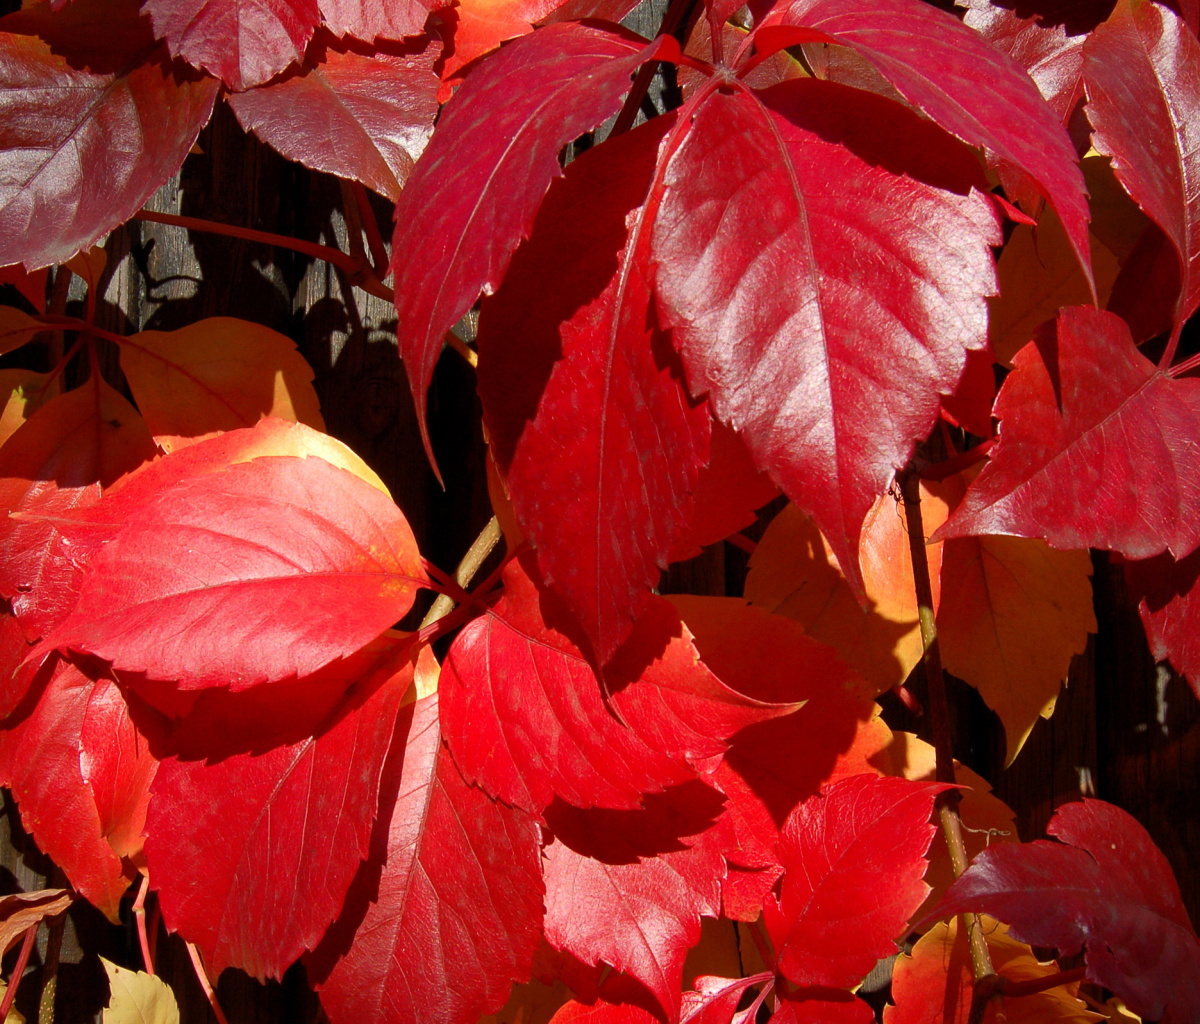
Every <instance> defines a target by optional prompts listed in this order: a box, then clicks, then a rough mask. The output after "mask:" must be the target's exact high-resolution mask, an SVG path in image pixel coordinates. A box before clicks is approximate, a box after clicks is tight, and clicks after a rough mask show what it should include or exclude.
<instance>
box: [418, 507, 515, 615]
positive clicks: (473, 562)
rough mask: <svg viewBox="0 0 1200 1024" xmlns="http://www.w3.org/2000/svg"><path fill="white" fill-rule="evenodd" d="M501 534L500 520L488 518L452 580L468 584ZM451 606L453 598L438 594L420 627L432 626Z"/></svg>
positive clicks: (448, 612) (461, 584) (462, 584)
mask: <svg viewBox="0 0 1200 1024" xmlns="http://www.w3.org/2000/svg"><path fill="white" fill-rule="evenodd" d="M502 536H503V534H502V533H501V531H500V520H499V519H497V518H496V517H495V516H492V518H491V519H489V520H488V523H487V526H485V527H484V528H483V530H482V531H481V532H480V534H479V536H478V537H476V538H475V542H474V543H473V544H472V545H471V546H470V547H469V548H468V549H467V553H466V554H465V555H463V557H462V561H461V562H459V563H458V568H457V569H455V570H454V580H455V582H456V583H457V584H458V585H459V586H460V587H467V586H469V585H470V583H471V580H473V579H474V578H475V574H476V573H477V572H478V571H479V567H480V566H481V565H483V563H484V562H485V561H486V560H487V557H488V555H490V554H491V553H492V549H493V548H494V547H495V546H496V545H497V544H498V543H500V538H501V537H502ZM453 608H454V598H452V597H450V596H449V595H447V594H438V596H437V599H436V600H435V601H434V602H433V605H432V606H431V607H430V609H429V611H428V612H426V613H425V618H424V619H422V620H421V628H422V629H425V628H426V627H427V626H432V625H433V624H434V623H435V622H437V621H438V619H441V618H444V617H445V616H447V615H449V614H450V611H451V609H453Z"/></svg>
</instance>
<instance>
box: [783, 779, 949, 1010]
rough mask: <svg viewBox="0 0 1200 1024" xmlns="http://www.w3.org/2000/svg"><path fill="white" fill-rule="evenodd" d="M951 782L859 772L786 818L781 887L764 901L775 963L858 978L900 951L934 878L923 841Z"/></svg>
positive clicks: (794, 976) (811, 979)
mask: <svg viewBox="0 0 1200 1024" xmlns="http://www.w3.org/2000/svg"><path fill="white" fill-rule="evenodd" d="M947 788H949V787H947V786H944V785H941V784H938V783H921V782H909V781H908V780H907V779H892V778H882V777H879V776H875V775H855V776H851V777H850V778H847V779H843V780H841V781H840V782H836V783H834V784H833V785H831V786H829V787H828V788H827V789H826V790H825V792H824V794H823V795H822V796H817V797H813V798H812V799H811V800H808V801H806V802H805V803H804V804H802V805H801V806H800V807H797V808H796V810H795V811H794V812H793V813H792V814H791V816H790V817H789V818H788V820H787V822H786V823H785V824H784V826H783V830H782V834H781V838H780V847H779V852H780V857H781V859H782V862H783V868H784V875H783V889H782V895H781V896H780V899H779V901H778V902H776V901H775V900H768V901H767V903H766V905H765V906H764V907H763V913H764V920H765V921H766V925H767V930H768V932H769V933H770V935H771V939H772V941H773V942H774V944H775V948H776V950H778V953H779V960H778V963H777V967H778V969H779V970H780V971H781V972H782V973H783V974H784V975H785V976H786V977H787V978H788V979H789V980H790V981H793V982H795V983H796V984H797V985H803V986H830V987H834V988H852V987H853V986H855V985H857V984H858V983H859V982H860V981H862V979H863V978H864V977H865V976H866V974H867V972H868V971H869V970H870V969H871V968H872V967H874V966H875V961H876V960H878V959H879V958H880V957H883V956H887V955H888V954H890V953H894V952H895V951H896V945H895V941H894V940H895V939H896V938H898V937H899V936H900V935H902V933H903V932H904V929H905V926H906V925H907V924H908V919H909V916H910V915H911V914H912V913H913V911H915V910H916V909H917V908H918V907H919V906H920V905H921V901H922V900H924V899H925V894H926V893H927V892H929V887H928V886H927V885H926V884H925V883H924V882H923V881H922V880H921V879H922V876H923V875H924V874H925V868H926V861H925V851H926V850H927V849H928V848H929V842H930V840H931V839H932V838H933V833H934V831H935V830H934V827H933V825H931V824H930V823H929V816H930V813H931V812H932V810H933V802H934V800H935V798H936V797H937V795H938V793H940V792H942V791H943V790H945V789H947Z"/></svg>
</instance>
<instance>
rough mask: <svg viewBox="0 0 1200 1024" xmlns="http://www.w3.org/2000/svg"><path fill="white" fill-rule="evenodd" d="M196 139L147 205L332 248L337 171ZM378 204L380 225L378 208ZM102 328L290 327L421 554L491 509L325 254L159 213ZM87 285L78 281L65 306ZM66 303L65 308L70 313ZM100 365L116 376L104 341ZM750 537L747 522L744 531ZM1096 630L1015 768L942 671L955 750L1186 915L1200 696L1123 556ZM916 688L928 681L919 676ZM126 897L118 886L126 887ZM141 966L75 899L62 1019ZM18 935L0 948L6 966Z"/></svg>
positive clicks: (728, 567) (191, 1009)
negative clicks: (1121, 819)
mask: <svg viewBox="0 0 1200 1024" xmlns="http://www.w3.org/2000/svg"><path fill="white" fill-rule="evenodd" d="M661 6H662V4H661V3H656V4H653V5H649V7H644V8H641V9H639V11H638V12H636V13H635V21H634V22H633V23H632V24H633V27H635V28H637V29H638V30H639V31H643V32H646V33H653V31H654V29H655V27H656V25H657V19H658V15H659V11H658V10H657V8H660V7H661ZM198 150H199V152H197V153H195V154H194V155H193V156H191V157H189V158H188V160H187V162H186V163H185V164H184V167H183V170H182V171H181V173H180V174H179V175H178V176H177V177H176V178H175V179H173V180H172V181H171V182H169V183H168V184H167V185H164V186H163V187H162V188H161V189H160V190H159V191H158V193H157V194H156V195H155V197H154V199H153V201H152V203H151V206H152V208H153V209H157V210H160V211H163V212H169V213H181V214H186V215H189V216H197V217H205V218H210V219H213V220H218V221H225V222H228V223H233V224H238V225H245V226H250V227H254V228H258V229H260V230H265V231H272V232H277V233H280V234H284V235H295V236H298V237H301V238H306V239H310V240H317V241H322V242H325V243H327V244H331V245H342V246H344V245H345V227H344V222H343V219H342V216H341V212H340V210H341V192H340V189H339V186H338V184H337V182H336V181H335V180H334V179H332V178H329V177H327V176H325V175H321V174H315V173H310V172H308V171H306V170H304V169H303V168H301V167H299V166H297V165H295V164H290V163H288V162H286V161H284V160H282V159H281V158H279V157H278V156H276V155H275V154H274V153H273V152H272V151H270V150H269V149H268V148H267V147H265V146H263V145H262V144H260V143H259V142H258V141H257V140H256V139H254V138H253V137H248V136H246V135H245V134H244V133H243V132H242V131H241V130H240V128H239V127H238V126H237V124H236V122H235V121H234V119H233V118H232V116H231V115H230V114H229V112H228V109H227V108H226V107H225V106H224V104H221V103H218V106H217V112H216V115H215V116H214V118H213V121H212V123H211V125H210V126H209V127H208V128H206V129H205V130H204V132H203V133H202V134H201V137H200V140H199V144H198ZM376 213H377V215H378V221H379V224H380V227H381V230H382V231H383V233H384V237H385V238H388V237H390V208H389V207H388V204H386V203H384V202H382V201H380V202H379V204H378V206H377V209H376ZM107 250H108V255H109V262H108V268H107V271H106V273H105V278H104V280H103V282H102V286H101V287H102V293H103V301H102V302H101V305H100V313H99V321H100V324H101V326H103V327H106V328H109V329H111V330H115V331H119V332H131V331H135V330H138V329H142V328H157V329H171V328H175V327H180V326H183V325H184V324H187V323H190V322H192V321H195V320H198V319H200V318H202V317H207V316H215V315H232V316H241V317H245V318H247V319H250V320H255V321H257V322H259V323H263V324H266V325H267V326H269V327H272V328H274V329H276V330H278V331H281V332H283V333H284V334H287V335H289V336H291V337H292V338H294V339H295V340H296V342H297V344H298V345H299V347H300V349H301V351H302V352H303V354H304V355H305V356H306V358H307V359H308V361H309V362H310V363H311V364H312V366H313V368H314V370H315V371H316V387H317V391H318V394H319V395H320V399H321V405H322V409H323V412H324V416H325V419H326V423H327V426H328V429H329V432H330V433H331V434H333V435H334V436H336V437H338V438H340V439H342V440H343V441H345V442H346V443H348V444H349V445H350V446H351V447H352V448H353V449H354V450H355V451H357V452H358V453H359V454H361V455H362V456H363V457H364V458H365V459H366V460H367V462H368V463H370V464H371V466H372V467H373V468H374V469H375V470H376V471H377V472H378V473H379V474H380V476H381V477H382V478H383V479H384V481H385V482H386V483H387V485H388V487H389V488H390V489H391V491H392V494H393V495H394V496H395V498H396V500H397V502H398V504H399V505H400V507H401V508H402V509H403V510H404V513H405V515H406V516H407V517H408V519H409V521H410V523H411V524H412V526H413V529H414V531H415V533H416V535H417V538H418V540H419V542H420V545H421V550H422V552H424V553H425V554H426V555H427V556H428V557H429V558H430V559H431V560H432V561H433V562H434V563H435V564H437V565H439V566H441V567H443V568H445V569H447V570H451V569H453V567H454V566H455V565H456V564H457V562H458V560H459V558H460V557H461V556H462V554H463V553H464V551H465V550H466V548H467V547H468V546H469V544H470V543H471V541H472V540H473V539H474V537H475V536H476V534H477V533H478V532H479V530H480V529H481V528H482V527H483V525H484V524H485V523H486V521H487V519H488V517H489V516H490V514H491V510H490V506H489V503H488V498H487V488H486V480H485V471H484V465H485V463H484V445H483V438H482V433H481V429H480V417H479V406H478V402H477V399H476V397H475V390H474V379H473V371H472V370H471V369H470V367H469V366H467V364H466V363H465V362H464V360H462V359H461V358H460V357H459V356H458V355H456V354H454V353H453V352H449V351H448V352H446V353H445V354H444V355H443V358H442V360H441V362H440V363H439V365H438V369H437V372H436V374H435V376H434V381H433V386H432V388H431V391H430V402H429V409H430V429H431V433H432V436H433V438H434V444H435V448H436V452H437V456H438V460H439V462H440V464H441V467H442V469H443V471H444V472H445V476H446V489H445V491H442V490H441V489H440V488H439V487H438V486H437V484H436V483H435V481H434V479H433V476H432V474H431V472H430V471H429V469H428V467H427V464H426V461H425V457H424V454H423V451H422V449H421V444H420V440H419V436H418V431H417V424H416V420H415V417H414V413H413V407H412V402H411V400H410V398H409V392H408V385H407V382H406V379H405V375H404V368H403V366H402V364H401V363H400V360H399V359H398V358H397V354H396V345H395V335H394V329H395V312H394V310H393V309H392V308H391V306H390V305H389V304H388V303H386V302H384V301H381V300H379V299H376V298H373V297H371V296H368V295H366V294H365V293H363V292H362V291H360V290H358V289H352V288H350V287H349V286H348V284H347V282H346V281H345V280H344V278H343V277H342V276H341V275H340V274H339V273H338V272H336V271H333V270H331V269H330V268H329V267H328V266H327V265H325V264H323V263H317V262H313V261H311V260H308V259H307V258H304V257H300V256H297V255H296V254H293V253H290V252H286V251H283V250H276V249H272V248H268V247H265V246H260V245H255V244H249V243H245V242H240V241H235V240H231V239H228V238H223V237H220V236H216V235H206V234H199V233H189V232H187V231H184V230H182V229H179V228H174V227H167V226H163V225H159V224H152V223H144V222H132V223H130V224H128V225H126V226H125V227H124V228H121V229H120V230H118V231H116V232H114V233H113V234H112V236H110V238H109V240H108V243H107ZM80 298H81V295H80V294H77V293H76V291H74V290H73V291H72V292H71V293H70V295H69V299H68V302H69V307H74V306H75V305H76V304H77V303H78V300H79V299H80ZM69 311H70V310H69ZM106 369H107V371H108V372H110V374H111V378H112V380H113V381H114V382H115V383H117V384H118V385H119V384H120V376H119V371H118V369H117V366H116V359H115V353H111V352H110V353H108V357H107V366H106ZM750 532H751V533H753V532H754V531H750ZM745 571H746V556H745V555H744V554H743V553H742V552H741V551H739V550H737V549H736V548H734V547H732V546H729V545H725V544H720V545H715V546H714V547H712V548H709V549H708V550H706V551H705V552H704V554H702V555H701V556H700V557H699V558H697V559H695V560H693V561H692V562H689V563H685V564H682V565H677V566H674V567H672V569H671V570H670V572H669V573H667V574H666V576H665V578H664V582H663V589H664V591H674V592H692V593H700V594H740V593H741V586H742V582H743V580H744V576H745ZM1094 588H1095V602H1096V614H1097V619H1098V622H1099V632H1098V634H1097V635H1096V636H1095V637H1093V638H1092V640H1091V642H1090V643H1089V645H1088V649H1087V652H1086V653H1085V654H1084V655H1083V656H1082V657H1080V658H1077V659H1076V662H1075V665H1074V666H1073V668H1072V671H1071V677H1070V684H1069V686H1068V687H1067V688H1066V690H1065V691H1064V692H1063V694H1062V696H1061V697H1060V699H1059V701H1058V705H1057V707H1056V709H1055V713H1054V717H1053V718H1052V719H1051V720H1050V721H1049V722H1042V723H1039V725H1038V726H1037V727H1036V728H1035V729H1034V732H1033V735H1032V736H1031V738H1030V739H1029V742H1028V743H1027V745H1026V747H1025V749H1024V750H1023V752H1022V753H1021V756H1020V757H1019V758H1018V759H1017V761H1016V762H1015V764H1014V765H1013V767H1012V768H1010V769H1008V770H1007V771H1005V770H1003V768H1002V763H1003V754H1004V744H1003V736H1002V732H1001V730H1000V727H999V725H998V724H997V722H996V720H995V718H994V716H993V715H992V714H991V712H990V711H989V710H988V709H987V708H986V707H984V705H983V704H982V702H981V701H980V700H979V698H978V697H977V695H976V694H975V691H974V690H972V689H971V688H970V687H967V686H966V685H964V684H961V683H957V682H956V681H954V680H952V681H951V684H952V687H953V689H952V692H951V700H952V708H953V711H954V714H955V722H954V728H955V735H956V737H957V739H958V749H957V754H958V756H959V758H960V760H962V761H964V762H965V763H967V764H969V765H970V766H972V767H973V768H975V769H976V770H977V771H979V772H981V773H982V774H983V775H984V776H986V777H987V778H988V779H990V780H991V781H992V782H993V784H994V786H995V789H996V792H997V794H998V795H999V796H1000V797H1001V798H1002V799H1003V800H1005V801H1006V802H1007V803H1008V804H1009V805H1010V806H1012V807H1013V808H1014V809H1015V811H1016V812H1017V815H1018V822H1019V826H1020V834H1021V838H1022V839H1026V840H1029V839H1034V838H1039V837H1041V836H1042V835H1043V833H1044V828H1045V825H1046V823H1047V821H1048V820H1049V818H1050V815H1051V813H1052V811H1053V809H1054V808H1055V807H1056V806H1057V805H1059V804H1060V803H1063V802H1065V801H1069V800H1073V799H1076V798H1077V797H1078V796H1079V794H1080V793H1081V792H1083V793H1088V794H1092V795H1096V796H1099V797H1102V798H1104V799H1106V800H1111V801H1113V802H1114V803H1117V804H1119V805H1120V806H1121V807H1123V808H1125V809H1126V810H1128V811H1129V812H1130V813H1132V814H1133V815H1134V816H1135V817H1137V818H1138V819H1139V820H1140V821H1141V822H1142V823H1143V824H1144V825H1145V826H1146V827H1147V828H1148V829H1149V830H1150V833H1151V835H1152V836H1153V838H1154V840H1155V841H1156V842H1157V843H1158V844H1159V845H1160V846H1161V847H1162V849H1163V850H1164V851H1165V852H1166V854H1167V856H1168V858H1169V859H1170V861H1171V863H1172V865H1173V866H1174V869H1175V871H1176V873H1177V875H1178V877H1179V881H1180V885H1181V887H1182V889H1183V892H1184V897H1185V900H1186V902H1187V905H1188V909H1189V912H1190V913H1191V915H1192V919H1193V921H1195V920H1196V919H1197V911H1198V910H1200V872H1198V869H1197V865H1196V863H1195V859H1194V858H1193V857H1192V856H1191V851H1193V850H1196V849H1200V815H1198V814H1197V808H1200V771H1198V768H1200V725H1198V724H1197V720H1198V718H1200V707H1198V704H1197V701H1196V699H1195V698H1194V697H1193V695H1192V692H1191V691H1190V689H1189V687H1188V686H1187V684H1186V683H1185V682H1184V681H1183V680H1181V679H1180V678H1179V677H1177V676H1176V675H1175V674H1174V673H1173V672H1171V671H1170V670H1169V669H1168V668H1166V667H1163V666H1156V665H1155V664H1154V662H1153V660H1152V659H1151V657H1150V655H1149V653H1148V651H1147V648H1146V643H1145V640H1144V637H1143V635H1142V630H1141V625H1140V623H1139V621H1138V618H1137V614H1136V610H1135V609H1134V608H1132V607H1131V605H1130V603H1129V601H1128V599H1127V597H1126V594H1125V589H1124V585H1123V579H1122V575H1121V572H1120V569H1119V568H1117V567H1114V566H1112V565H1110V564H1109V561H1108V559H1107V558H1106V557H1105V556H1102V555H1101V556H1097V557H1096V558H1095V577H1094ZM912 689H913V690H914V692H915V693H916V695H917V696H918V697H919V698H920V697H922V696H923V694H922V689H923V683H922V681H921V680H920V679H916V680H914V681H913V684H912ZM886 710H887V714H888V717H889V721H890V723H891V724H892V725H893V727H895V728H907V729H912V730H913V731H916V732H918V733H922V732H923V730H924V724H923V722H922V721H920V720H914V719H912V718H911V716H909V715H908V714H907V713H906V712H905V711H904V709H903V708H902V707H901V706H900V704H899V703H898V702H891V701H890V700H889V701H888V703H887V705H886ZM54 883H55V869H54V868H53V866H52V865H50V864H48V863H47V862H46V860H45V858H44V857H42V856H41V855H40V854H39V853H38V852H37V850H36V848H35V847H34V846H33V844H32V843H31V841H30V840H29V838H28V837H27V836H26V835H25V834H24V832H23V831H22V830H21V827H20V820H19V816H18V814H17V811H16V808H15V805H14V804H13V801H12V799H11V797H10V796H8V794H5V803H4V813H3V815H2V816H0V885H2V886H3V887H4V891H18V890H30V889H38V888H42V887H44V886H46V885H47V884H54ZM131 898H132V897H131ZM45 936H46V932H45V929H43V930H42V933H41V937H40V940H39V947H38V951H37V953H35V955H34V957H33V958H32V961H31V965H30V967H29V973H28V976H27V978H26V979H25V983H24V984H23V985H22V988H21V992H20V997H19V998H18V1008H19V1009H20V1010H21V1011H22V1012H23V1013H25V1015H26V1016H27V1018H28V1019H30V1020H35V1019H37V997H38V992H39V983H40V978H41V974H42V960H43V958H44V957H45V955H46V941H45ZM97 953H100V954H101V955H104V956H106V957H108V958H109V959H110V960H113V961H115V962H117V963H120V964H124V965H126V966H129V967H139V966H140V953H139V951H138V945H137V939H136V934H135V932H134V930H133V928H132V925H131V924H130V923H126V924H125V925H124V926H123V927H113V926H111V925H109V924H108V922H106V921H105V920H104V919H103V918H102V917H101V916H100V915H99V914H98V913H96V912H95V911H93V910H92V909H91V908H89V907H87V906H77V907H76V908H75V909H74V910H73V911H72V912H71V913H70V914H69V915H68V918H67V921H66V931H65V935H64V941H63V946H62V954H61V963H60V965H59V967H58V973H57V977H58V983H57V984H58V991H57V1015H56V1019H57V1020H58V1021H60V1022H64V1024H76V1022H84V1021H93V1020H97V1021H98V1020H99V1009H100V1007H101V1006H102V1005H103V1002H104V1000H105V998H106V985H105V983H104V980H103V973H102V971H101V970H100V967H99V964H98V962H97V959H96V954H97ZM158 956H159V963H158V968H159V972H160V974H162V975H163V976H164V978H165V979H166V980H167V981H168V982H170V983H171V984H172V986H173V987H174V988H175V991H176V992H177V994H179V995H180V997H181V1010H182V1019H183V1021H184V1022H185V1024H186V1022H205V1021H208V1020H212V1019H213V1018H212V1016H211V1013H210V1011H209V1010H208V1006H207V1003H206V1002H205V1000H204V998H203V996H202V994H201V992H200V990H199V987H198V986H197V985H196V983H195V980H194V978H193V976H192V973H191V966H190V963H189V962H188V959H187V956H186V953H184V952H183V949H182V946H181V945H180V944H179V942H178V941H177V940H175V939H172V938H170V937H168V936H166V935H162V936H160V939H159V943H158ZM14 959H15V950H14V951H12V952H10V953H9V955H8V957H6V958H5V961H4V976H5V977H6V978H7V977H8V976H9V973H10V972H11V970H12V967H13V961H14ZM219 997H220V999H221V1002H222V1005H223V1006H224V1008H225V1011H226V1014H227V1016H228V1018H229V1020H230V1024H252V1022H263V1024H266V1022H302V1021H303V1022H308V1021H312V1020H315V1019H317V1016H318V1013H319V1010H318V1006H317V1002H316V999H315V997H313V996H312V995H311V994H310V993H309V992H308V991H307V988H306V986H305V984H304V980H303V977H302V974H301V972H300V969H299V968H296V969H294V970H293V971H292V972H290V973H289V975H288V976H287V977H286V978H285V979H284V981H283V982H282V983H270V984H267V985H259V984H257V983H255V982H253V981H250V980H249V979H247V978H245V977H244V976H242V975H240V974H238V973H237V972H234V971H227V972H225V975H224V976H223V977H222V978H221V980H220V984H219Z"/></svg>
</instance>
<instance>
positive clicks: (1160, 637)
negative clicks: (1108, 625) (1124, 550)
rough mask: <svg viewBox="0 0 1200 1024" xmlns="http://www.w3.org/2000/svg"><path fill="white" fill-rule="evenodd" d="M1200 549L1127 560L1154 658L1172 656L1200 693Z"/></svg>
mask: <svg viewBox="0 0 1200 1024" xmlns="http://www.w3.org/2000/svg"><path fill="white" fill-rule="evenodd" d="M1198 578H1200V550H1197V551H1193V552H1192V553H1191V554H1190V555H1188V556H1187V558H1185V559H1183V560H1182V561H1179V562H1177V561H1175V559H1173V558H1172V557H1171V556H1170V555H1169V554H1165V553H1164V554H1162V555H1158V556H1157V557H1155V558H1151V559H1147V560H1146V561H1139V562H1126V563H1125V579H1126V581H1127V582H1128V584H1129V591H1130V597H1131V598H1133V599H1134V600H1136V601H1137V602H1138V614H1139V615H1140V616H1141V617H1142V625H1143V626H1144V627H1145V628H1146V639H1147V640H1148V641H1149V642H1150V653H1151V654H1153V655H1154V660H1155V661H1167V660H1170V662H1171V664H1172V665H1174V666H1175V668H1176V670H1177V671H1179V672H1180V673H1181V674H1182V675H1185V676H1187V680H1188V682H1189V683H1191V684H1192V690H1193V691H1194V692H1196V693H1200V623H1198V622H1197V616H1198V615H1200V588H1197V586H1196V580H1197V579H1198Z"/></svg>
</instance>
